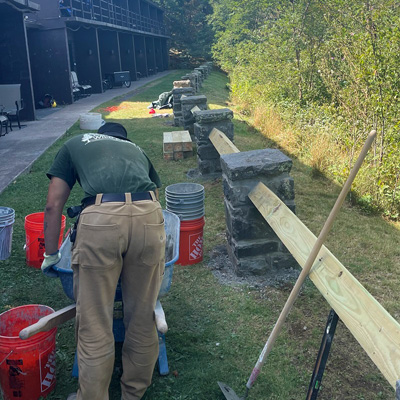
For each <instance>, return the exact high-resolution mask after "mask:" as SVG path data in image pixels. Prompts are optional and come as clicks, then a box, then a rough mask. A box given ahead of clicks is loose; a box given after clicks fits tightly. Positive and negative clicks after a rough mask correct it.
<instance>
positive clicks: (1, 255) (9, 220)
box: [0, 207, 15, 260]
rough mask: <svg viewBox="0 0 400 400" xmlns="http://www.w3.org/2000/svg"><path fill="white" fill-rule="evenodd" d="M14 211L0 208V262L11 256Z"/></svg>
mask: <svg viewBox="0 0 400 400" xmlns="http://www.w3.org/2000/svg"><path fill="white" fill-rule="evenodd" d="M14 221H15V211H14V210H13V209H12V208H9V207H0V260H6V259H7V258H8V257H10V254H11V244H12V233H13V224H14Z"/></svg>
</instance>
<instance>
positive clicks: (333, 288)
mask: <svg viewBox="0 0 400 400" xmlns="http://www.w3.org/2000/svg"><path fill="white" fill-rule="evenodd" d="M249 197H250V199H251V201H252V202H253V203H254V205H255V206H256V207H257V209H258V210H259V211H260V212H261V214H262V215H263V217H264V218H265V220H266V221H267V222H268V223H269V225H270V226H271V228H272V229H273V230H274V231H275V233H276V234H277V235H278V237H279V238H280V239H281V240H282V242H283V243H284V245H285V246H286V247H287V249H288V250H289V251H290V253H291V254H292V255H293V257H294V258H295V259H296V260H297V262H298V263H299V264H300V266H301V267H303V265H304V264H305V262H306V260H307V257H308V255H309V253H310V252H311V249H312V247H313V245H314V243H315V241H316V240H317V238H316V237H315V236H314V234H313V233H312V232H311V231H310V230H309V229H308V228H307V227H306V226H305V225H304V224H303V223H302V222H301V221H300V219H299V218H297V216H296V215H295V214H293V213H292V211H290V210H289V208H288V207H287V206H286V205H285V204H284V203H283V202H282V201H281V200H280V199H279V198H278V197H277V196H276V195H275V194H274V193H273V192H272V191H271V190H269V189H268V188H267V187H266V186H265V185H264V184H262V183H259V184H258V185H257V186H256V187H255V188H254V189H253V190H252V191H251V192H250V193H249ZM309 276H310V279H311V280H312V281H313V283H314V284H315V286H316V287H317V288H318V290H319V291H320V292H321V294H322V295H323V296H324V297H325V299H326V300H327V302H328V303H329V304H330V306H331V307H332V308H333V309H334V310H335V311H336V313H337V314H338V315H339V317H340V319H341V320H342V321H343V322H344V323H345V325H346V326H347V328H348V329H349V330H350V332H351V333H352V334H353V336H354V337H355V338H356V339H357V341H358V342H359V343H360V345H361V346H362V348H363V349H364V350H365V351H366V353H367V354H368V356H369V357H370V358H371V359H372V361H373V362H374V364H375V365H376V366H377V367H378V368H379V370H380V371H381V372H382V374H383V375H384V377H385V378H386V379H387V380H388V382H389V383H390V384H391V385H392V386H393V387H394V388H395V387H396V381H397V380H398V379H399V378H400V325H399V323H398V322H397V321H396V320H395V319H394V318H393V317H392V316H391V315H390V314H389V313H388V312H387V311H386V310H385V309H384V308H383V307H382V306H381V305H380V304H379V303H378V301H377V300H375V298H374V297H373V296H372V295H371V294H370V293H368V291H367V290H366V289H365V288H364V287H363V286H362V285H361V284H360V283H359V282H358V281H357V279H356V278H355V277H354V276H353V275H352V274H351V273H350V272H349V271H348V270H347V269H346V268H345V267H344V266H343V265H342V264H341V263H340V261H339V260H337V259H336V258H335V256H334V255H333V254H332V253H331V252H330V251H329V250H328V249H327V248H326V247H325V246H322V248H321V250H320V252H319V253H318V257H317V259H316V261H315V264H314V265H313V267H312V269H311V272H310V275H309Z"/></svg>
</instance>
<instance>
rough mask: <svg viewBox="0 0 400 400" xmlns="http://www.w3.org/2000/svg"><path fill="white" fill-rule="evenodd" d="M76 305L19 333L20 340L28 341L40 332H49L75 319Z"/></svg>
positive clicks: (63, 309)
mask: <svg viewBox="0 0 400 400" xmlns="http://www.w3.org/2000/svg"><path fill="white" fill-rule="evenodd" d="M75 314H76V305H75V304H71V305H69V306H67V307H64V308H62V309H61V310H58V311H56V312H54V313H52V314H49V315H46V316H45V317H43V318H40V319H39V321H38V322H36V323H35V324H32V325H30V326H28V327H26V328H24V329H22V330H21V331H20V332H19V337H20V339H28V338H30V337H31V336H33V335H36V334H37V333H39V332H45V331H49V330H50V329H53V328H54V327H56V326H57V325H59V324H62V323H63V322H66V321H68V320H70V319H72V318H74V317H75Z"/></svg>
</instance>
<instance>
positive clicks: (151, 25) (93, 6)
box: [60, 0, 166, 35]
mask: <svg viewBox="0 0 400 400" xmlns="http://www.w3.org/2000/svg"><path fill="white" fill-rule="evenodd" d="M60 14H61V16H62V17H67V18H71V17H77V18H83V19H87V20H95V21H98V22H105V23H108V24H113V25H118V26H123V27H125V28H129V29H135V30H140V31H143V32H151V33H155V34H159V35H165V34H166V30H165V26H164V24H163V23H162V22H160V21H158V20H155V19H152V18H149V17H145V16H143V15H140V14H138V13H137V12H134V11H132V10H129V9H127V8H125V7H122V6H120V5H118V4H114V3H113V2H112V1H110V0H60Z"/></svg>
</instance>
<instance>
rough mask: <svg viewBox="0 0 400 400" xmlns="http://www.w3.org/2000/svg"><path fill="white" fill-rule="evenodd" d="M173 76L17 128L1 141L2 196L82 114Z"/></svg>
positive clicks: (140, 83)
mask: <svg viewBox="0 0 400 400" xmlns="http://www.w3.org/2000/svg"><path fill="white" fill-rule="evenodd" d="M171 72H172V71H164V72H160V73H158V74H157V75H152V76H150V77H148V78H142V79H140V80H139V81H135V82H132V85H131V87H130V88H125V87H124V88H115V89H111V90H107V91H106V92H104V93H101V94H92V95H91V96H89V97H86V98H82V99H80V100H78V101H77V102H75V103H73V104H71V105H67V106H64V107H63V108H62V109H61V110H57V111H53V112H51V111H50V110H49V112H50V113H49V114H48V115H47V116H43V117H40V116H39V117H38V120H36V121H28V122H23V124H26V126H25V127H22V129H18V127H16V128H14V127H13V130H12V131H11V132H10V131H9V133H8V134H7V135H5V136H2V137H0V193H1V192H3V190H4V189H5V188H6V187H7V186H8V185H9V184H10V183H11V182H13V181H14V180H15V179H16V178H17V177H18V176H19V175H21V174H22V173H24V172H28V171H29V170H30V168H31V166H32V164H33V163H34V162H35V161H36V160H37V159H38V157H40V156H41V155H42V154H43V153H44V152H45V151H46V150H47V149H48V148H49V147H50V146H51V145H52V144H53V143H54V142H55V141H56V140H57V139H59V138H60V137H61V136H63V135H64V134H65V132H66V131H67V130H68V129H69V128H70V127H71V126H72V125H73V124H74V123H75V122H76V121H78V120H79V115H80V114H83V113H86V112H89V111H91V110H92V109H93V108H95V107H97V106H98V105H100V104H102V103H104V102H106V101H109V100H111V99H113V98H115V97H120V96H124V97H125V95H128V94H129V93H131V92H133V91H135V90H137V89H138V88H140V87H142V86H144V85H146V84H147V83H149V82H151V81H154V80H156V79H159V78H162V77H164V76H166V75H168V74H170V73H171ZM171 86H172V82H171ZM132 94H133V93H132ZM154 100H157V99H154ZM39 114H40V113H39ZM3 132H4V130H3Z"/></svg>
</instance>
